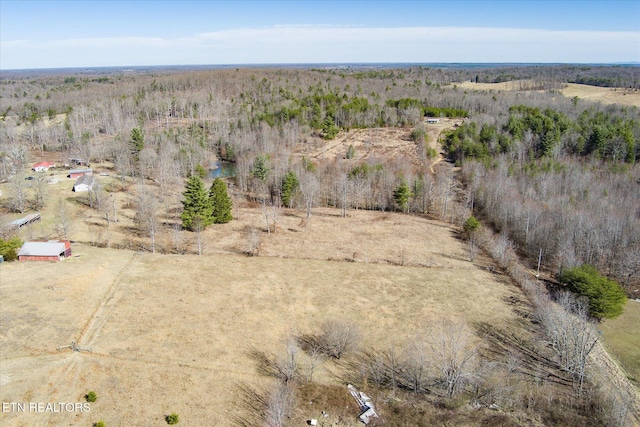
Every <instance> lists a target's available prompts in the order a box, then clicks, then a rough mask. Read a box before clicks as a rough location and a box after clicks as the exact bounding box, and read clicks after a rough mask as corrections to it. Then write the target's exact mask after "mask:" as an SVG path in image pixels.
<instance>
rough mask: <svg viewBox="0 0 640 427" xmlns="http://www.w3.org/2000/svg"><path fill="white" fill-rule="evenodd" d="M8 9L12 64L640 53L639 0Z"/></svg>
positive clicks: (4, 61)
mask: <svg viewBox="0 0 640 427" xmlns="http://www.w3.org/2000/svg"><path fill="white" fill-rule="evenodd" d="M0 12H1V13H0V24H1V25H0V70H29V69H57V68H96V67H136V66H142V67H152V66H163V67H167V66H178V65H192V66H196V65H211V66H212V65H276V64H278V65H285V64H327V63H329V64H354V63H358V64H384V63H394V64H397V63H407V64H409V63H410V64H428V63H440V64H444V63H448V64H452V63H483V64H490V63H500V64H504V63H506V64H620V63H624V64H632V63H635V62H639V61H640V21H639V20H638V16H640V1H638V0H631V1H587V2H580V3H577V2H575V1H549V2H540V1H449V2H447V1H396V2H392V1H373V2H365V1H238V2H232V1H185V2H176V1H110V2H107V1H88V2H77V1H75V2H74V1H35V0H34V1H31V0H26V1H25V0H20V1H17V0H0Z"/></svg>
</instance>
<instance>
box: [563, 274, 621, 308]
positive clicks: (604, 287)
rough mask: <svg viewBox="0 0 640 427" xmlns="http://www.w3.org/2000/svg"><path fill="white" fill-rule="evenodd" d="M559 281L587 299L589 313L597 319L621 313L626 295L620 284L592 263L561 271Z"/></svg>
mask: <svg viewBox="0 0 640 427" xmlns="http://www.w3.org/2000/svg"><path fill="white" fill-rule="evenodd" d="M559 280H560V282H562V283H564V284H565V285H567V287H568V288H569V289H570V290H571V291H572V292H575V293H576V294H578V295H581V296H584V297H586V298H587V299H588V300H589V314H590V315H591V316H593V317H595V318H598V319H610V318H613V317H617V316H619V315H620V314H622V308H623V307H624V304H625V303H626V302H627V297H626V295H625V294H624V291H623V290H622V288H621V287H620V285H619V284H618V283H617V282H615V281H613V280H610V279H607V278H606V277H604V276H603V275H601V274H600V273H599V272H598V270H597V269H596V268H595V267H594V266H592V265H588V264H585V265H581V266H578V267H574V268H570V269H568V270H565V271H564V272H562V273H561V274H560V276H559Z"/></svg>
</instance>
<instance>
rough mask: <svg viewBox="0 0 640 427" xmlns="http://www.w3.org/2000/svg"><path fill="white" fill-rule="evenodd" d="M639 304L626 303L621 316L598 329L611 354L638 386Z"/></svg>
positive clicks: (639, 355) (639, 359)
mask: <svg viewBox="0 0 640 427" xmlns="http://www.w3.org/2000/svg"><path fill="white" fill-rule="evenodd" d="M639 328H640V303H639V302H637V301H627V304H626V305H625V307H624V312H623V313H622V315H621V316H620V317H618V318H616V319H610V320H606V321H604V322H603V323H602V324H601V325H600V327H599V329H600V330H601V331H602V334H603V336H604V340H605V342H606V343H607V345H608V347H609V348H610V349H611V352H612V353H613V354H614V355H615V356H616V357H617V358H618V359H619V360H620V362H621V363H622V365H623V366H624V368H625V369H626V370H627V372H628V373H629V375H630V376H631V377H632V379H633V380H634V381H635V383H636V384H640V332H638V330H639Z"/></svg>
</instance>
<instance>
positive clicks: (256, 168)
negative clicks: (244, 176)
mask: <svg viewBox="0 0 640 427" xmlns="http://www.w3.org/2000/svg"><path fill="white" fill-rule="evenodd" d="M267 161H268V157H267V156H266V155H264V154H258V155H257V156H256V159H255V160H254V161H253V166H252V167H251V176H252V177H254V178H257V179H259V180H261V181H266V180H267V176H268V175H269V165H268V164H267Z"/></svg>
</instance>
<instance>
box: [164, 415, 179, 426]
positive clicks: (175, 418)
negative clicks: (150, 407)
mask: <svg viewBox="0 0 640 427" xmlns="http://www.w3.org/2000/svg"><path fill="white" fill-rule="evenodd" d="M164 420H165V421H166V422H167V424H170V425H173V424H178V421H180V417H179V416H178V414H176V413H175V412H172V413H171V415H167V416H166V417H164Z"/></svg>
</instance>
